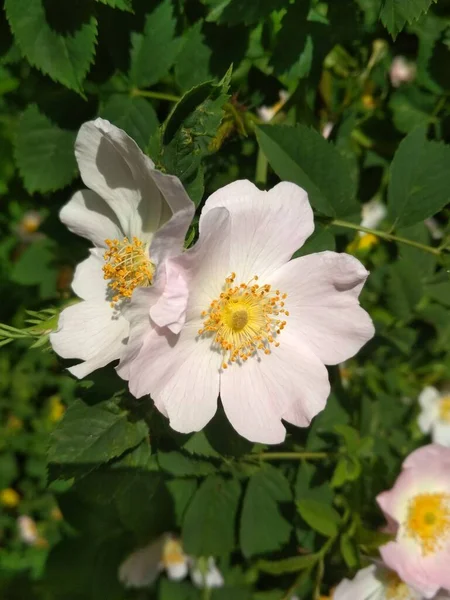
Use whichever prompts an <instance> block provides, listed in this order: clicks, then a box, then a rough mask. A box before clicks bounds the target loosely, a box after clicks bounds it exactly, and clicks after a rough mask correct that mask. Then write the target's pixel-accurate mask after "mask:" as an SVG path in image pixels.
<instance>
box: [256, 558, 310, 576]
mask: <svg viewBox="0 0 450 600" xmlns="http://www.w3.org/2000/svg"><path fill="white" fill-rule="evenodd" d="M318 558H319V557H318V556H317V555H316V554H306V555H305V556H292V557H290V558H283V559H282V560H259V561H258V562H257V563H256V568H257V569H259V570H260V571H262V572H263V573H270V575H281V574H282V573H297V572H298V571H301V570H302V569H309V568H310V567H312V566H314V565H315V564H316V562H317V560H318Z"/></svg>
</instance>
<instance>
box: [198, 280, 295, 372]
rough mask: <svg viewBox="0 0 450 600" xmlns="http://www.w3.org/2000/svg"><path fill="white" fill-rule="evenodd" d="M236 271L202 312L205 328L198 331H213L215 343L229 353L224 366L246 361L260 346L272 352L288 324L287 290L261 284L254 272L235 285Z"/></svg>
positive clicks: (207, 332) (225, 352) (202, 333)
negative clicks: (245, 279)
mask: <svg viewBox="0 0 450 600" xmlns="http://www.w3.org/2000/svg"><path fill="white" fill-rule="evenodd" d="M235 279H236V273H231V275H230V276H229V277H227V278H226V280H225V286H224V291H223V292H222V293H221V294H220V296H219V297H218V298H217V299H216V300H213V301H212V302H211V305H210V307H209V309H208V310H205V311H203V312H202V317H204V321H203V328H202V329H200V330H199V331H198V334H199V335H207V334H209V333H210V334H214V344H216V345H217V346H218V348H219V349H220V350H221V351H222V352H223V354H224V355H225V356H226V357H227V358H226V359H224V362H223V364H222V367H223V368H224V369H226V368H227V366H228V364H231V363H234V362H236V361H239V360H242V361H246V360H248V358H250V356H253V355H254V354H255V353H256V352H257V351H258V350H261V351H263V352H264V353H265V354H270V344H273V345H274V346H279V345H280V343H279V342H278V341H276V339H275V338H276V336H277V335H278V334H280V333H281V331H282V330H283V329H284V327H285V326H286V321H285V320H283V317H284V316H289V312H288V311H287V310H286V309H285V308H284V301H285V300H286V297H287V294H282V293H281V292H280V290H272V287H271V286H270V285H267V284H266V285H258V283H256V282H257V281H258V276H257V275H255V276H254V277H253V279H251V280H250V281H249V282H248V283H241V284H239V285H235Z"/></svg>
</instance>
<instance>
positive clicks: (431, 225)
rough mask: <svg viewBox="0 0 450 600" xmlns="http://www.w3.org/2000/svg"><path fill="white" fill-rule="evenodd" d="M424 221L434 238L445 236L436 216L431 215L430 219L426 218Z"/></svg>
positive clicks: (439, 238) (438, 238)
mask: <svg viewBox="0 0 450 600" xmlns="http://www.w3.org/2000/svg"><path fill="white" fill-rule="evenodd" d="M424 223H425V227H426V228H427V229H428V231H429V232H430V234H431V237H432V238H433V240H441V239H442V238H443V237H444V232H443V231H442V227H440V226H439V223H438V221H436V219H435V218H433V217H430V218H429V219H425V221H424Z"/></svg>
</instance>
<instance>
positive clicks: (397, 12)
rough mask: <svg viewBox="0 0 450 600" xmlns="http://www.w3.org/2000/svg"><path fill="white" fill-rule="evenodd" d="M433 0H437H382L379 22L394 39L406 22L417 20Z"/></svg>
mask: <svg viewBox="0 0 450 600" xmlns="http://www.w3.org/2000/svg"><path fill="white" fill-rule="evenodd" d="M435 1H437V0H384V2H383V6H382V7H381V12H380V19H381V22H382V23H383V25H384V26H385V27H386V29H387V30H388V31H389V33H390V34H391V36H392V37H393V38H394V40H395V38H396V37H397V34H398V33H399V32H400V31H401V30H402V29H403V27H404V26H405V25H406V23H412V22H413V21H415V20H417V19H418V18H419V17H420V15H421V14H422V13H424V12H425V11H427V10H428V9H429V8H430V6H431V4H432V2H435Z"/></svg>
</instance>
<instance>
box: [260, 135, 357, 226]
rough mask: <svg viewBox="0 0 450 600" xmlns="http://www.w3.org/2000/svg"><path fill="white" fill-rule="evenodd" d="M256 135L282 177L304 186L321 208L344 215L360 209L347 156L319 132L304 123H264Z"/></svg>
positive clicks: (312, 202) (319, 208) (335, 214)
mask: <svg viewBox="0 0 450 600" xmlns="http://www.w3.org/2000/svg"><path fill="white" fill-rule="evenodd" d="M257 137H258V141H259V144H260V146H261V148H262V150H263V152H264V154H265V155H266V156H267V159H268V160H269V163H270V165H271V167H272V168H273V170H274V171H275V172H276V174H277V175H278V176H279V177H280V179H282V180H283V179H284V180H287V181H292V182H293V183H296V184H297V185H300V186H301V187H303V188H304V189H305V190H306V191H307V192H308V194H309V199H310V201H311V204H312V205H313V206H314V207H315V208H316V209H317V210H318V211H320V212H321V213H323V214H325V215H329V216H341V217H344V216H346V217H349V216H351V215H354V214H357V213H358V212H359V206H358V204H357V202H356V200H355V186H354V183H353V181H352V178H351V176H350V169H349V165H348V164H347V161H346V159H345V158H344V157H343V156H342V155H341V154H340V153H339V151H338V150H337V149H336V148H335V147H334V146H333V145H332V144H331V143H330V142H327V141H326V140H325V139H324V138H323V137H322V136H321V135H320V134H319V133H317V131H314V130H313V129H310V128H308V127H305V126H304V125H297V126H296V127H285V126H282V125H263V126H261V127H259V128H258V130H257Z"/></svg>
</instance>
